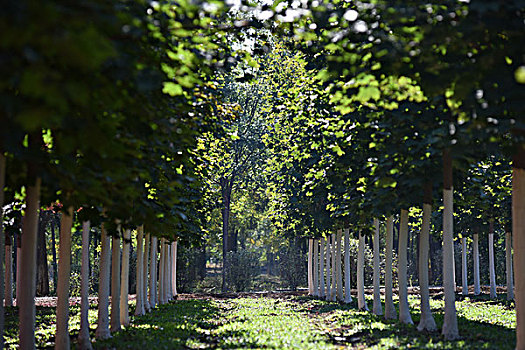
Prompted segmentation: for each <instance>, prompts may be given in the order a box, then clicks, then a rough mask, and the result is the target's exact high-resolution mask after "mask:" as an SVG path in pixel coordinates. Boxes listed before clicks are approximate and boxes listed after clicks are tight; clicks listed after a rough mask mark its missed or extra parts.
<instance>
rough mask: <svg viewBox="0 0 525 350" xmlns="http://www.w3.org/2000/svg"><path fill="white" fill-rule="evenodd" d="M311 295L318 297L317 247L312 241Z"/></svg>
mask: <svg viewBox="0 0 525 350" xmlns="http://www.w3.org/2000/svg"><path fill="white" fill-rule="evenodd" d="M312 248H313V251H312V295H313V296H316V297H318V296H319V274H318V272H319V260H318V258H319V245H318V244H317V240H315V239H312Z"/></svg>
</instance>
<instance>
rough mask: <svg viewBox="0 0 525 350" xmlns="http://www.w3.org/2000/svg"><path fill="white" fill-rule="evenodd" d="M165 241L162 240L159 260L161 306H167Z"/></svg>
mask: <svg viewBox="0 0 525 350" xmlns="http://www.w3.org/2000/svg"><path fill="white" fill-rule="evenodd" d="M164 241H165V239H164V238H161V239H160V259H159V304H160V305H164V304H166V299H165V296H166V294H165V293H164V291H165V290H164V281H165V280H164V272H165V271H166V270H165V269H164V258H165V256H166V250H165V246H166V244H165V242H164Z"/></svg>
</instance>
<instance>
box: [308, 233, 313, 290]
mask: <svg viewBox="0 0 525 350" xmlns="http://www.w3.org/2000/svg"><path fill="white" fill-rule="evenodd" d="M313 264H314V240H313V238H309V239H308V295H314V272H313V270H314V265H313Z"/></svg>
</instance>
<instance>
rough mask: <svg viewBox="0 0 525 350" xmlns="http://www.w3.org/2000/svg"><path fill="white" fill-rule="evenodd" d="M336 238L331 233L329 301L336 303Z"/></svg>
mask: <svg viewBox="0 0 525 350" xmlns="http://www.w3.org/2000/svg"><path fill="white" fill-rule="evenodd" d="M335 240H336V237H335V233H332V247H331V248H332V251H331V253H330V255H331V256H332V277H331V278H332V288H331V289H330V300H331V301H336V293H337V285H336V283H337V276H336V265H337V256H336V252H335V251H336V250H335V248H336V242H335Z"/></svg>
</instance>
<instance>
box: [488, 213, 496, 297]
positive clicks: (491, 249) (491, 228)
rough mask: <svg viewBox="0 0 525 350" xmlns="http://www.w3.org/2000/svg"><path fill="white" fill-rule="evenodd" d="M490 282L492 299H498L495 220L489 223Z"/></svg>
mask: <svg viewBox="0 0 525 350" xmlns="http://www.w3.org/2000/svg"><path fill="white" fill-rule="evenodd" d="M489 280H490V298H491V299H496V298H497V297H498V295H497V294H496V269H495V267H494V220H493V219H491V220H490V223H489Z"/></svg>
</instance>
